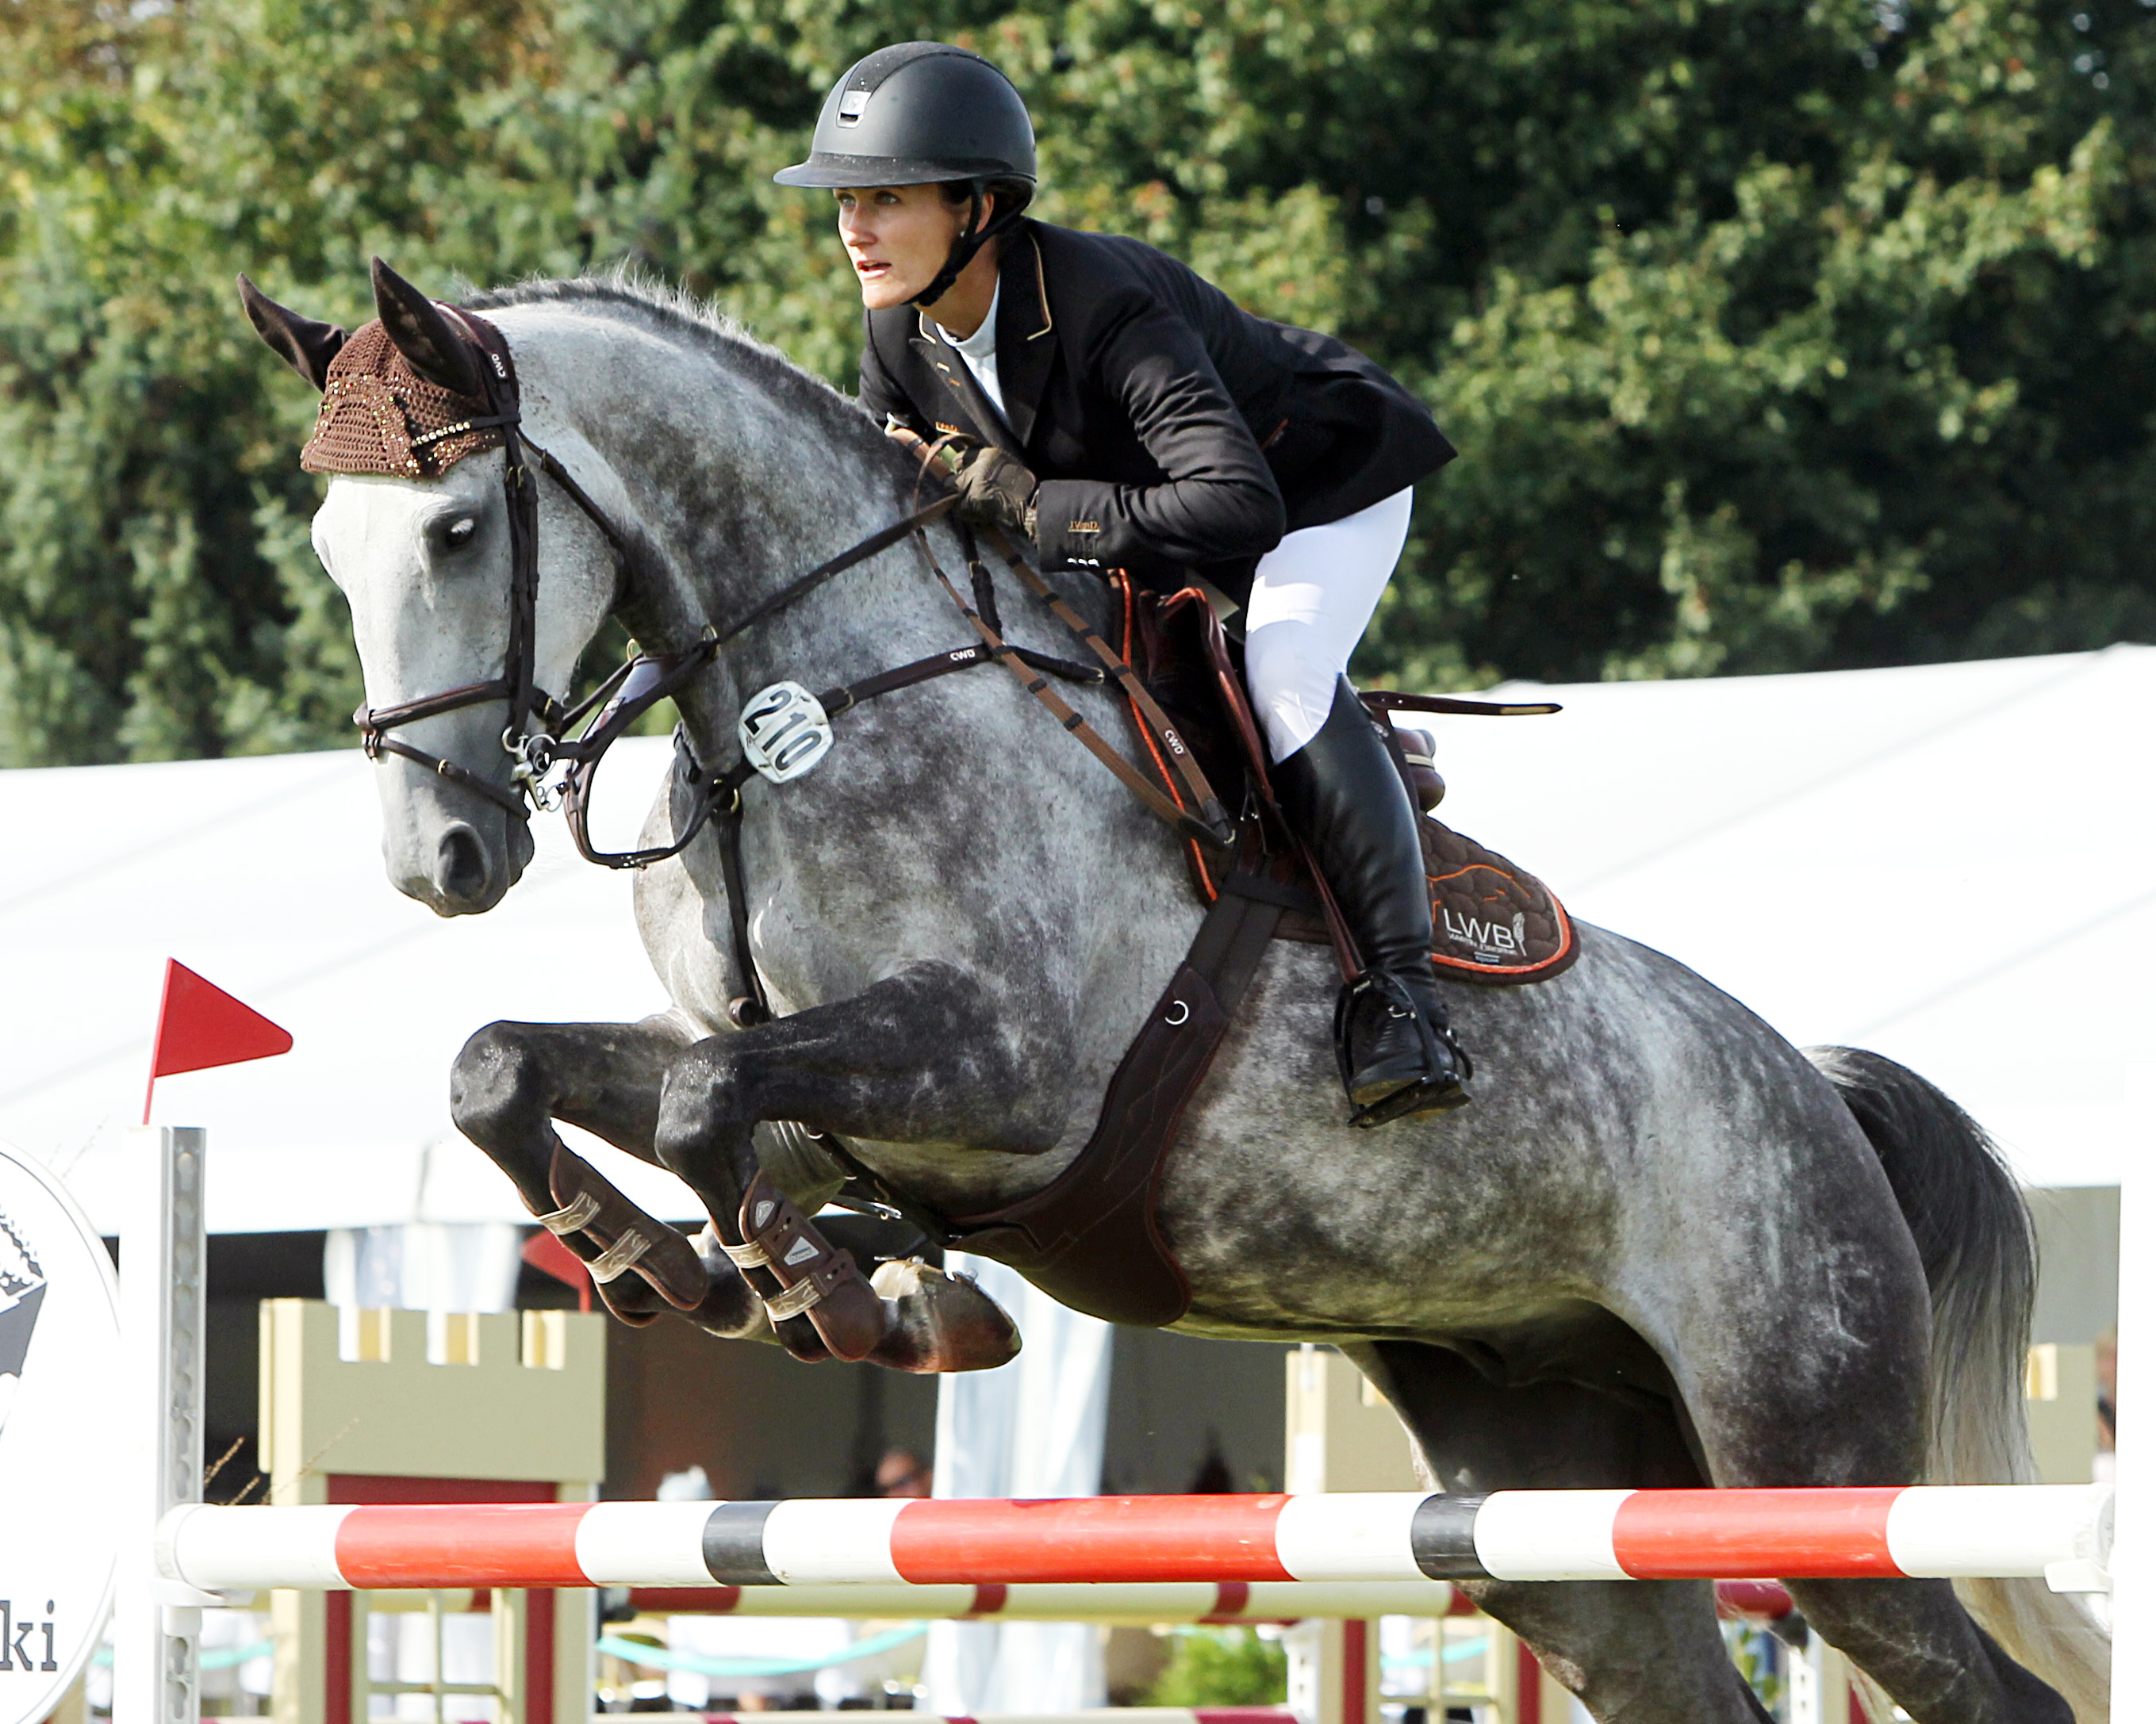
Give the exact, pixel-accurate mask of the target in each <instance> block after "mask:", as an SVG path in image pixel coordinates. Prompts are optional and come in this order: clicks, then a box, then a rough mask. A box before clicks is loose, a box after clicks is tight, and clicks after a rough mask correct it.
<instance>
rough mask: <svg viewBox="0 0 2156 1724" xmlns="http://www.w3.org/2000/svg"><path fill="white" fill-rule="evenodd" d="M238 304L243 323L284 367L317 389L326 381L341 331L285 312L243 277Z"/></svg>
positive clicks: (340, 342)
mask: <svg viewBox="0 0 2156 1724" xmlns="http://www.w3.org/2000/svg"><path fill="white" fill-rule="evenodd" d="M239 303H240V304H241V305H244V306H245V307H246V308H247V321H249V322H250V323H252V324H253V325H254V331H255V333H256V334H257V335H259V336H261V337H262V339H263V340H264V341H266V342H268V343H269V346H270V347H271V348H272V349H274V350H275V351H276V352H277V353H278V354H280V356H281V357H283V359H284V361H285V364H287V365H289V366H290V367H292V369H293V370H294V371H295V372H299V374H300V376H301V377H305V379H306V380H307V381H308V382H311V383H312V384H313V385H314V386H315V387H316V388H317V389H320V388H321V387H324V386H325V385H326V383H327V382H328V381H329V375H330V362H331V360H332V359H334V358H336V357H337V351H338V349H340V348H341V347H342V346H344V331H343V330H342V329H341V328H339V327H338V326H336V324H334V323H317V322H316V321H315V320H314V319H313V318H311V317H302V316H300V314H299V313H298V312H296V311H287V310H285V308H284V307H283V306H282V305H279V304H278V303H277V302H276V300H273V299H271V298H270V297H269V295H267V294H265V293H264V292H263V291H262V290H261V289H260V288H259V287H257V286H256V285H254V283H253V282H251V281H249V280H248V279H247V278H246V277H245V276H244V275H243V276H241V277H240V278H239Z"/></svg>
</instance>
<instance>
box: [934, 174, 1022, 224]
mask: <svg viewBox="0 0 2156 1724" xmlns="http://www.w3.org/2000/svg"><path fill="white" fill-rule="evenodd" d="M981 189H982V190H983V191H984V192H993V193H995V198H996V213H997V214H998V215H999V216H1000V215H1015V214H1017V213H1018V212H1019V211H1020V210H1022V209H1024V208H1025V207H1026V205H1028V204H1029V203H1032V202H1033V187H1032V185H1031V183H1030V182H1028V181H1025V180H1019V179H996V180H986V181H983V182H982V184H981ZM937 191H939V192H942V194H943V201H944V202H945V203H947V204H949V205H950V206H951V207H952V208H953V209H957V208H960V207H962V205H964V204H965V203H967V202H968V200H969V199H970V198H972V197H973V181H971V180H943V181H941V182H938V184H937Z"/></svg>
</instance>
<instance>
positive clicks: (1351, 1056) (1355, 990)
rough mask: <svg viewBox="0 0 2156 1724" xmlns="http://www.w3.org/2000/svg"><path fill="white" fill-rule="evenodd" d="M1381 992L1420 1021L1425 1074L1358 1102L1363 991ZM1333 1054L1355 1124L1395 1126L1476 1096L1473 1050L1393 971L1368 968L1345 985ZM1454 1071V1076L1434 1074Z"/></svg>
mask: <svg viewBox="0 0 2156 1724" xmlns="http://www.w3.org/2000/svg"><path fill="white" fill-rule="evenodd" d="M1366 994H1368V995H1375V996H1377V997H1378V998H1381V999H1382V1000H1383V1003H1385V1004H1386V1005H1387V1006H1388V1007H1389V1008H1391V1009H1392V1011H1393V1013H1394V1015H1395V1016H1398V1017H1404V1018H1407V1019H1409V1021H1410V1022H1411V1023H1413V1024H1414V1027H1415V1032H1416V1034H1417V1036H1418V1038H1419V1039H1420V1041H1421V1043H1422V1064H1423V1070H1424V1076H1423V1077H1422V1078H1420V1079H1419V1080H1414V1081H1411V1082H1409V1083H1405V1084H1403V1085H1400V1087H1399V1089H1397V1090H1393V1091H1391V1092H1390V1093H1389V1094H1388V1095H1381V1096H1379V1097H1378V1099H1377V1100H1376V1101H1371V1102H1367V1103H1359V1104H1358V1102H1357V1101H1356V1100H1355V1095H1354V1084H1355V1049H1354V1029H1355V1008H1356V1007H1357V1005H1358V1003H1360V1002H1361V1000H1362V999H1363V996H1364V995H1366ZM1332 1054H1333V1058H1334V1060H1335V1061H1336V1063H1337V1065H1338V1066H1339V1069H1340V1087H1341V1090H1342V1092H1343V1093H1345V1094H1346V1095H1347V1106H1348V1108H1349V1110H1350V1111H1349V1113H1348V1116H1347V1123H1348V1124H1349V1125H1351V1126H1366V1127H1367V1126H1383V1125H1389V1124H1390V1123H1391V1122H1392V1121H1394V1120H1397V1119H1404V1118H1407V1117H1408V1116H1410V1115H1414V1114H1418V1113H1440V1112H1444V1111H1447V1110H1449V1109H1451V1108H1455V1107H1464V1106H1466V1105H1467V1103H1468V1102H1469V1101H1471V1099H1472V1098H1471V1097H1470V1096H1469V1095H1468V1094H1467V1091H1466V1089H1465V1088H1463V1087H1462V1085H1465V1084H1466V1081H1467V1080H1468V1079H1470V1078H1471V1077H1473V1076H1474V1075H1475V1064H1474V1062H1473V1061H1472V1060H1470V1059H1469V1058H1468V1056H1467V1050H1466V1049H1465V1048H1463V1047H1461V1046H1460V1044H1459V1042H1458V1041H1457V1040H1455V1039H1454V1037H1453V1034H1452V1027H1451V1025H1450V1024H1432V1023H1431V1022H1430V1018H1428V1017H1427V1016H1426V1015H1425V1014H1424V1012H1423V1010H1422V1008H1421V1007H1420V1006H1419V1005H1418V1004H1417V1003H1416V1002H1415V998H1414V994H1413V993H1410V992H1409V989H1408V986H1407V984H1406V983H1404V982H1403V981H1401V980H1400V978H1399V977H1398V976H1396V975H1394V974H1393V973H1392V972H1390V971H1388V970H1378V969H1368V970H1365V971H1363V973H1362V974H1361V975H1360V976H1358V977H1356V978H1355V980H1354V981H1353V982H1350V983H1344V984H1342V988H1341V989H1340V993H1339V994H1338V996H1337V998H1336V999H1335V1000H1334V1002H1333V1007H1332ZM1446 1070H1450V1073H1451V1074H1452V1075H1450V1077H1443V1078H1440V1077H1437V1076H1434V1075H1430V1074H1434V1073H1437V1072H1441V1071H1446Z"/></svg>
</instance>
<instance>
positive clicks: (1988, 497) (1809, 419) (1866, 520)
mask: <svg viewBox="0 0 2156 1724" xmlns="http://www.w3.org/2000/svg"><path fill="white" fill-rule="evenodd" d="M2152 4H2156V0H2065V3H2062V4H2061V5H2058V6H2052V5H2049V4H2031V3H2026V0H2024V3H2020V4H2010V3H2003V0H1969V3H1966V4H1951V5H1926V4H1922V3H1918V0H1871V3H1869V4H1866V3H1861V0H1812V3H1805V0H1203V3H1199V0H1153V3H1141V0H1074V3H1071V4H1069V5H1064V6H1055V5H1029V6H1021V7H1018V8H1009V7H1007V6H1005V5H1003V4H999V3H994V0H915V3H912V4H909V5H904V6H901V5H896V4H893V3H890V0H607V3H605V4H598V3H596V0H132V3H131V4H125V5H121V4H114V3H112V0H94V3H85V0H0V452H4V460H0V765H10V766H19V765H33V764H49V763H56V762H90V761H100V760H111V759H120V758H147V759H156V758H170V757H183V756H195V755H213V754H220V753H230V752H259V751H265V750H274V749H287V748H298V747H316V746H326V745H331V744H337V743H341V742H343V741H346V740H347V738H348V735H349V732H348V730H347V728H346V718H345V715H346V713H347V712H348V711H350V709H351V707H352V705H353V704H354V701H355V700H356V699H357V667H356V664H355V663H354V659H353V655H352V649H351V646H350V644H349V641H348V639H347V638H346V633H345V623H344V618H343V616H342V613H341V605H340V602H339V600H338V598H337V596H336V593H334V591H333V590H332V589H331V588H330V587H329V585H328V583H327V582H326V579H325V577H323V576H322V574H321V571H320V569H319V567H317V566H316V563H315V561H314V558H313V556H312V554H311V551H310V549H309V547H308V544H307V536H306V523H307V520H308V517H309V516H310V514H311V511H312V509H313V506H314V501H315V498H316V494H317V493H316V481H313V480H308V479H306V478H305V476H304V475H300V473H299V472H298V471H297V469H296V464H295V459H294V457H295V450H296V448H297V444H298V442H299V440H300V438H301V437H302V436H303V434H304V433H305V428H306V425H307V423H308V421H309V418H310V416H311V411H312V404H311V400H310V399H309V398H308V396H307V393H306V392H305V390H304V388H302V387H300V386H299V385H298V384H297V383H296V382H295V381H294V380H293V379H292V378H291V377H290V375H289V374H288V373H286V372H284V371H283V370H282V369H281V368H280V367H279V366H278V365H277V364H276V363H275V361H273V360H272V359H271V358H270V357H269V356H268V354H267V352H266V351H264V350H263V349H261V348H259V346H256V345H255V343H254V341H253V338H252V336H251V335H250V334H249V331H247V329H246V326H245V325H244V321H243V320H242V319H241V318H240V316H239V314H238V311H237V309H236V305H235V303H234V299H233V296H232V290H231V280H232V276H233V274H234V271H235V270H237V269H243V268H244V269H246V270H247V271H248V272H249V274H251V275H254V278H255V279H256V280H258V281H259V282H260V283H261V284H262V285H263V286H264V288H265V289H266V290H268V291H269V292H270V293H271V294H272V295H275V296H276V297H278V298H280V299H282V300H285V301H286V302H287V303H289V304H292V305H295V306H296V307H298V308H300V309H301V310H307V311H309V312H311V313H312V314H314V315H316V316H329V317H333V318H335V319H336V320H338V321H346V322H352V321H357V320H360V319H361V318H362V317H363V316H365V315H366V306H365V300H364V281H365V265H366V262H367V258H368V256H369V255H370V254H374V253H380V254H382V255H384V256H386V257H388V259H390V260H391V261H392V262H393V263H394V264H396V265H397V266H398V268H399V269H401V270H403V272H404V273H406V274H407V275H411V276H413V278H414V279H416V280H419V281H421V282H422V283H423V284H426V285H429V286H430V287H433V288H434V289H435V290H438V291H448V290H451V289H453V288H454V286H455V285H456V284H457V283H458V282H459V281H467V282H479V283H490V282H496V281H500V280H507V279H511V278H514V277H516V276H520V275H526V274H528V273H531V272H543V273H548V274H560V273H567V272H573V271H577V270H583V269H594V268H600V267H604V266H606V265H608V264H612V263H614V262H616V261H619V260H623V259H627V260H629V261H632V262H634V263H637V264H642V265H644V266H646V267H649V268H650V269H654V270H656V271H658V272H660V274H662V275H666V276H668V277H670V278H673V279H675V280H680V281H682V282H683V283H685V284H686V285H690V286H691V287H693V288H695V289H696V290H699V291H701V292H705V293H708V294H711V295H715V296H716V298H717V299H718V300H721V302H722V303H723V304H724V305H726V307H727V308H728V309H730V310H732V311H733V312H735V313H736V314H737V316H740V317H742V319H743V320H744V321H747V323H749V324H750V325H751V326H752V327H754V328H755V329H756V330H757V332H758V333H760V334H762V335H763V336H766V337H767V338H768V339H771V340H773V341H777V342H778V344H779V345H780V346H783V347H784V348H786V349H787V350H788V351H789V352H791V353H792V354H793V355H794V357H796V358H797V359H798V360H799V361H800V362H802V363H803V364H805V365H808V366H809V367H814V368H815V369H817V370H819V371H820V372H824V373H825V374H826V375H828V376H829V377H832V378H833V379H834V381H839V382H848V383H850V375H851V369H852V365H853V355H854V347H855V337H856V331H857V328H858V324H857V318H858V310H857V308H856V305H855V300H854V299H853V295H852V293H851V290H850V282H849V280H848V279H847V277H846V275H845V274H844V269H843V264H842V263H841V260H840V259H839V255H838V253H837V249H836V247H835V245H834V244H833V241H832V238H831V233H830V228H829V211H828V209H827V208H825V207H824V206H823V205H822V204H821V203H819V201H817V200H815V199H814V198H809V197H807V196H803V195H802V194H798V193H792V192H784V191H783V190H781V189H780V188H778V187H774V186H773V185H771V184H770V182H769V179H768V176H769V174H770V172H771V170H772V169H773V167H775V166H777V165H778V164H780V163H782V162H786V161H790V160H793V159H796V158H797V157H798V153H799V151H800V150H801V148H802V147H803V144H804V142H805V139H806V136H807V131H808V126H809V124H810V122H811V121H812V120H813V118H814V112H815V108H816V105H817V103H818V100H819V97H820V95H821V93H822V91H823V90H824V89H825V88H826V87H827V86H828V85H829V81H830V80H831V79H832V78H834V76H835V75H836V74H837V73H838V72H839V70H840V69H843V67H844V65H845V64H848V63H849V62H850V60H852V59H854V58H855V56H856V55H858V54H860V53H862V52H865V50H866V49H869V48H870V47H873V46H875V45H877V44H880V43H882V42H885V41H889V40H896V39H903V38H908V37H911V36H921V35H930V36H940V37H942V38H946V39H949V40H953V41H957V42H962V43H964V44H968V45H969V46H973V47H975V48H978V49H981V50H982V51H983V52H985V53H987V54H989V55H991V56H992V57H993V58H994V59H997V60H998V62H999V63H1000V64H1003V65H1004V67H1005V68H1006V69H1008V70H1009V72H1010V74H1012V76H1013V77H1014V80H1016V81H1017V82H1018V84H1019V87H1020V88H1021V89H1022V90H1024V93H1025V94H1026V95H1027V97H1028V99H1029V101H1030V102H1031V103H1032V105H1033V106H1034V113H1035V116H1036V120H1037V123H1038V125H1039V131H1040V132H1041V135H1042V160H1043V166H1044V175H1045V191H1044V195H1043V197H1042V198H1041V201H1040V205H1039V208H1040V212H1041V213H1043V214H1045V216H1047V217H1048V218H1050V219H1051V220H1060V221H1064V222H1067V223H1073V224H1075V225H1079V226H1086V227H1097V228H1113V229H1116V230H1119V231H1122V232H1126V233H1135V234H1137V235H1138V236H1139V237H1141V238H1143V239H1148V240H1150V241H1152V242H1153V243H1155V244H1160V245H1163V246H1165V247H1167V248H1168V249H1171V250H1173V251H1175V252H1177V253H1178V254H1181V255H1183V256H1185V257H1187V258H1188V259H1190V260H1191V261H1192V262H1193V264H1196V265H1197V266H1198V267H1199V268H1200V269H1203V270H1204V271H1206V272H1207V273H1208V274H1209V275H1213V276H1214V278H1215V279H1216V280H1219V281H1220V282H1221V283H1222V285H1224V286H1225V287H1227V288H1228V289H1229V291H1230V292H1232V293H1233V294H1235V295H1236V296H1237V297H1238V298H1239V299H1240V300H1242V301H1243V302H1244V303H1245V304H1246V305H1250V307H1252V308H1253V309H1255V310H1260V311H1262V312H1265V314H1267V315H1270V316H1277V317H1281V318H1284V319H1287V320H1291V321H1297V322H1301V323H1306V324H1308V325H1312V326H1316V327H1319V328H1324V329H1330V330H1335V331H1338V332H1340V333H1341V334H1342V335H1343V336H1347V338H1348V339H1349V340H1351V341H1354V342H1355V343H1357V344H1358V346H1363V347H1364V348H1365V349H1366V350H1367V351H1370V352H1372V353H1373V354H1374V355H1376V356H1377V357H1379V358H1380V359H1381V360H1383V362H1385V363H1386V364H1387V365H1389V366H1390V367H1392V368H1393V369H1394V371H1395V372H1397V373H1398V374H1399V376H1400V377H1403V378H1404V379H1405V380H1406V381H1407V382H1409V383H1410V384H1411V385H1412V386H1413V387H1415V388H1417V389H1418V390H1419V391H1420V392H1422V393H1424V396H1425V397H1426V398H1428V399H1429V400H1430V402H1431V403H1432V405H1433V406H1434V407H1435V408H1436V410H1437V412H1438V414H1439V417H1440V423H1443V424H1444V425H1445V428H1447V430H1448V431H1449V432H1450V434H1451V435H1452V437H1453V439H1454V440H1455V442H1456V443H1457V444H1459V445H1460V449H1461V451H1462V456H1463V458H1462V459H1460V461H1458V462H1456V463H1455V464H1453V466H1452V467H1451V468H1450V469H1448V470H1447V471H1446V473H1445V474H1444V475H1442V476H1441V477H1440V479H1438V480H1435V481H1433V482H1432V483H1431V484H1430V485H1428V486H1427V487H1425V490H1424V495H1423V497H1422V499H1421V502H1420V505H1419V510H1418V516H1417V518H1418V532H1417V536H1416V539H1415V540H1414V543H1413V544H1412V546H1410V551H1409V557H1408V559H1407V561H1406V562H1405V563H1404V567H1403V569H1402V572H1401V575H1400V577H1399V578H1398V579H1397V580H1396V581H1395V582H1394V588H1393V591H1392V592H1391V593H1390V594H1389V597H1388V600H1387V603H1386V605H1385V607H1384V608H1383V610H1382V611H1381V613H1380V615H1379V618H1378V624H1377V626H1376V628H1375V629H1374V630H1373V635H1372V638H1371V639H1370V641H1369V642H1368V644H1367V645H1366V648H1365V651H1364V655H1363V659H1360V660H1359V661H1358V668H1359V669H1361V670H1365V671H1368V672H1371V673H1373V674H1381V675H1387V676H1393V677H1399V678H1403V679H1406V680H1410V681H1413V682H1415V683H1419V684H1421V685H1428V686H1463V685H1471V684H1475V683H1478V682H1482V681H1486V680H1491V679H1494V678H1496V677H1500V676H1529V677H1542V678H1549V679H1579V678H1589V679H1591V678H1597V677H1604V676H1660V675H1704V674H1709V673H1722V674H1729V673H1738V672H1758V671H1772V670H1810V669H1820V668H1828V667H1836V666H1856V665H1870V664H1892V663H1898V662H1908V661H1917V660H1926V659H1949V658H1957V657H1969V656H1988V655H1994V654H2015V653H2026V652H2041V651H2053V650H2065V649H2078V648H2086V647H2092V646H2098V645H2102V644H2106V643H2107V642H2110V641H2112V640H2116V639H2141V640H2149V639H2156V577H2152V572H2151V560H2150V553H2149V552H2148V549H2147V548H2146V547H2147V546H2148V544H2149V542H2150V540H2151V529H2152V526H2156V520H2152V518H2151V516H2152V511H2156V500H2152V495H2156V494H2153V493H2152V486H2151V484H2150V482H2149V481H2150V480H2151V478H2152V476H2156V475H2152V470H2151V462H2152V456H2151V439H2150V432H2149V413H2150V410H2151V408H2150V403H2151V402H2152V401H2156V391H2153V390H2152V384H2156V291H2152V288H2156V279H2152V278H2153V277H2156V224H2152V222H2151V220H2150V214H2151V197H2152V176H2156V148H2152V145H2156V136H2152V126H2151V112H2150V100H2149V98H2150V90H2151V64H2152V61H2151V56H2152V43H2156V12H2152V10H2151V5H2152Z"/></svg>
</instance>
